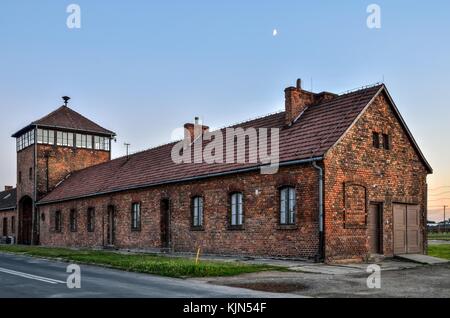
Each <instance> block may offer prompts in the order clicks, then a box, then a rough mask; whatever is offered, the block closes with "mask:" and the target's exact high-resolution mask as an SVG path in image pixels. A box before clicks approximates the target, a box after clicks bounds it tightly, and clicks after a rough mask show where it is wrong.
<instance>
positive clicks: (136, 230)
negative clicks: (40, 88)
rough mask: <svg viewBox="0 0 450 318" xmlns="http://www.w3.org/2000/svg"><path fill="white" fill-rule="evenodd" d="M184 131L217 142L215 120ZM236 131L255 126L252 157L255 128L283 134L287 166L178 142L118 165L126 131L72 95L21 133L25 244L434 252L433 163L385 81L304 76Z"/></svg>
mask: <svg viewBox="0 0 450 318" xmlns="http://www.w3.org/2000/svg"><path fill="white" fill-rule="evenodd" d="M185 128H186V131H187V136H186V140H191V141H192V143H188V144H189V145H192V146H193V147H194V148H195V147H196V146H197V145H198V146H199V147H200V149H202V150H206V149H207V148H208V146H210V145H209V143H212V141H210V142H208V140H211V139H208V138H206V136H211V134H213V133H214V132H210V131H209V129H208V127H207V126H202V125H199V124H198V123H197V122H196V123H193V124H186V125H185ZM231 128H235V129H236V128H242V130H241V132H242V131H243V133H242V134H241V135H236V136H235V137H234V139H237V140H239V138H241V137H243V139H242V140H244V145H245V153H244V154H243V157H244V158H245V159H248V158H249V157H250V156H251V153H250V146H249V145H250V142H251V141H250V140H251V136H250V135H247V133H246V131H247V130H248V129H249V128H255V129H261V128H267V129H275V128H276V129H279V130H278V131H279V169H278V172H277V173H275V174H263V173H261V170H260V168H261V166H263V164H262V163H250V160H244V161H245V162H242V163H236V162H234V163H223V162H215V163H206V162H204V161H201V162H193V163H175V162H174V161H173V160H172V157H171V154H172V152H173V149H174V146H176V143H170V144H166V145H163V146H160V147H156V148H152V149H149V150H146V151H143V152H139V153H136V154H133V155H130V156H126V157H121V158H117V159H114V160H111V155H110V149H111V140H112V139H113V138H114V136H115V134H114V133H113V132H112V131H109V130H107V129H104V128H102V127H100V126H99V125H97V124H95V123H93V122H92V121H90V120H88V119H87V118H85V117H83V116H81V115H80V114H78V113H76V112H75V111H73V110H71V109H70V108H69V107H67V99H66V103H65V105H64V106H62V107H61V108H59V109H57V110H56V111H55V112H53V113H51V114H49V115H48V116H46V117H44V118H42V119H40V120H38V121H35V122H33V123H32V124H30V125H28V126H27V127H25V128H23V129H21V130H20V131H19V132H17V133H16V134H14V135H13V137H15V138H17V168H18V169H17V170H18V171H17V178H18V185H17V190H16V192H17V203H16V206H17V207H18V208H17V219H18V224H17V227H18V228H17V233H18V234H17V236H18V237H17V238H18V242H19V243H22V244H42V245H46V246H77V247H79V246H83V247H114V248H142V249H170V250H173V251H182V252H194V251H196V250H197V248H199V247H200V248H201V249H202V251H203V253H213V254H239V255H254V256H280V257H296V258H310V259H316V260H325V261H327V262H345V261H349V260H356V261H364V260H366V259H368V258H370V256H371V255H373V254H382V255H385V256H393V255H395V254H404V253H425V251H426V219H427V218H426V217H427V206H426V197H427V184H426V177H427V175H428V174H430V173H432V169H431V167H430V165H429V164H428V163H427V161H426V159H425V158H424V156H423V154H422V153H421V151H420V149H419V147H418V146H417V144H416V142H415V141H414V138H413V136H412V134H411V132H410V131H409V129H408V127H407V126H406V124H405V122H404V120H403V119H402V117H401V115H400V113H399V112H398V109H397V107H396V106H395V104H394V102H393V100H392V98H391V96H390V95H389V92H388V90H387V89H386V87H385V86H384V85H377V86H371V87H367V88H363V89H360V90H357V91H353V92H349V93H346V94H342V95H336V94H332V93H328V92H323V93H319V94H316V93H312V92H308V91H305V90H303V89H302V88H301V82H300V81H298V82H297V86H296V87H289V88H287V89H286V90H285V111H283V112H279V113H276V114H272V115H268V116H265V117H261V118H258V119H254V120H250V121H247V122H244V123H241V124H239V125H236V126H232V127H231ZM222 131H225V129H223V130H220V131H218V132H222ZM259 131H261V130H259ZM216 132H217V131H216ZM258 134H261V132H259V133H258ZM200 135H201V136H204V137H205V139H206V141H205V139H202V138H200V139H199V136H200ZM246 137H248V138H247V139H246ZM234 139H233V140H234ZM198 140H200V141H198ZM258 147H260V144H259V143H258ZM268 147H269V148H270V149H271V150H272V149H274V148H273V143H271V144H270V145H269V146H268ZM189 149H190V148H189ZM183 151H185V150H184V148H183V150H181V153H183ZM216 151H217V149H215V150H214V153H215V154H216ZM224 153H225V148H224ZM189 155H190V156H193V155H192V153H189ZM194 156H195V155H194ZM233 156H235V154H234V153H233ZM237 156H239V154H237ZM234 158H236V157H234ZM0 213H1V212H0Z"/></svg>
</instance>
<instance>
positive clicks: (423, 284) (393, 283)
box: [207, 263, 450, 298]
mask: <svg viewBox="0 0 450 318" xmlns="http://www.w3.org/2000/svg"><path fill="white" fill-rule="evenodd" d="M368 276H369V274H368V273H366V272H365V271H364V270H359V271H353V272H345V271H343V272H342V273H337V274H327V273H311V272H293V271H287V272H262V273H255V274H247V275H240V276H235V277H227V278H214V279H211V278H210V279H207V281H208V282H209V283H211V284H218V285H227V286H234V287H242V288H250V289H255V290H261V291H270V292H282V293H293V294H297V295H302V296H310V297H338V298H348V297H401V298H405V297H419V298H449V297H450V264H448V263H447V264H442V265H433V266H430V265H421V266H416V267H413V268H402V269H396V270H386V271H382V272H381V288H380V289H370V288H368V287H367V278H368Z"/></svg>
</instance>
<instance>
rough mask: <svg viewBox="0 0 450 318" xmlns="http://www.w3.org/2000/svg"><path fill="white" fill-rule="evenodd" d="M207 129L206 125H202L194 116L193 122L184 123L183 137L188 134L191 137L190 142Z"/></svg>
mask: <svg viewBox="0 0 450 318" xmlns="http://www.w3.org/2000/svg"><path fill="white" fill-rule="evenodd" d="M208 130H209V127H208V126H203V125H201V124H200V123H199V118H198V117H195V121H194V123H193V124H192V123H187V124H184V139H186V138H187V137H188V136H189V137H190V138H191V142H193V141H194V140H195V139H197V137H198V136H200V135H201V134H204V133H205V132H207V131H208Z"/></svg>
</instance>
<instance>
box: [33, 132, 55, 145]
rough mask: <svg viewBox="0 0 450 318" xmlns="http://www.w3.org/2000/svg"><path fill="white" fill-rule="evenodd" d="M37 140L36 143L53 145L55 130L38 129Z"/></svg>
mask: <svg viewBox="0 0 450 318" xmlns="http://www.w3.org/2000/svg"><path fill="white" fill-rule="evenodd" d="M37 142H38V144H45V145H54V144H55V132H54V131H53V130H47V129H38V130H37Z"/></svg>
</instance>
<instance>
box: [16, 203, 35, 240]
mask: <svg viewBox="0 0 450 318" xmlns="http://www.w3.org/2000/svg"><path fill="white" fill-rule="evenodd" d="M32 230H33V200H32V199H31V198H30V197H28V196H25V197H23V198H22V199H21V200H20V201H19V232H18V234H19V235H18V243H19V244H23V245H31V237H32Z"/></svg>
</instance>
